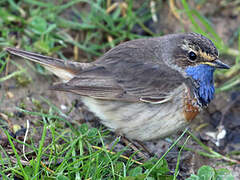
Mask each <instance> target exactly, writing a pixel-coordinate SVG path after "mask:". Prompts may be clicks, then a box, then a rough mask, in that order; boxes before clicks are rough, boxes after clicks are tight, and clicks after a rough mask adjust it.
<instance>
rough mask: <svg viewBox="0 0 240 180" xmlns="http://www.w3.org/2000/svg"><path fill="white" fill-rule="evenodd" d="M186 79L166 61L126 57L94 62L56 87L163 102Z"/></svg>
mask: <svg viewBox="0 0 240 180" xmlns="http://www.w3.org/2000/svg"><path fill="white" fill-rule="evenodd" d="M118 66H120V67H118ZM113 68H114V69H113ZM183 80H184V78H183V77H182V76H181V75H180V74H179V73H178V72H177V71H175V70H172V69H170V68H169V67H168V66H167V65H164V64H162V65H156V64H153V63H150V64H144V63H136V62H135V63H127V62H126V61H125V63H123V61H122V62H121V63H119V64H118V63H115V65H114V67H104V66H94V67H92V68H90V69H88V70H85V71H83V72H81V73H80V74H78V75H77V76H75V77H74V78H73V79H71V80H70V81H69V82H67V83H59V84H56V85H54V86H53V88H52V89H55V90H63V91H70V92H74V93H76V94H80V95H84V96H91V97H94V98H100V99H111V100H122V101H141V100H142V101H147V102H159V101H164V99H165V98H166V97H167V95H168V94H169V92H171V91H172V90H174V88H176V87H178V86H179V85H181V84H182V83H183Z"/></svg>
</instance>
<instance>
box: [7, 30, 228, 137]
mask: <svg viewBox="0 0 240 180" xmlns="http://www.w3.org/2000/svg"><path fill="white" fill-rule="evenodd" d="M6 51H8V52H9V53H11V54H14V55H17V56H20V57H23V58H26V59H29V60H32V61H34V62H37V63H40V64H41V65H43V66H44V67H45V68H46V69H48V70H49V71H51V72H53V73H54V74H55V75H57V76H58V77H60V78H61V79H62V80H63V82H60V83H56V84H54V85H53V86H52V87H51V89H53V90H57V91H67V92H72V93H75V94H78V95H79V96H80V99H81V101H82V102H83V103H84V104H85V105H86V106H87V107H88V108H89V110H90V111H91V112H93V113H94V114H95V115H96V116H97V117H99V119H100V120H101V122H102V124H104V125H105V126H107V127H108V128H109V129H110V130H111V131H114V132H117V133H118V134H120V135H123V136H125V137H127V138H129V139H132V140H139V141H149V140H154V139H159V138H164V137H166V136H169V135H171V134H173V133H176V132H177V131H178V130H180V129H183V128H184V127H186V126H187V125H188V124H189V123H190V122H191V121H192V120H193V119H194V118H195V117H196V115H197V114H198V113H199V112H200V111H201V110H202V109H203V108H204V107H206V106H207V105H208V104H209V103H210V101H211V100H212V99H213V98H214V79H213V73H214V70H215V69H216V68H222V69H229V68H230V67H229V66H228V65H226V64H224V63H222V62H221V61H220V60H219V59H218V56H219V54H218V50H217V48H216V47H215V45H214V44H213V43H212V41H211V40H209V39H208V38H206V37H204V36H203V35H200V34H196V33H182V34H170V35H165V36H161V37H154V38H148V39H137V40H132V41H127V42H124V43H122V44H120V45H118V46H116V47H114V48H112V49H111V50H109V51H108V52H106V53H105V54H104V55H103V56H102V57H100V58H99V59H97V60H96V61H94V62H92V63H79V62H73V61H65V60H61V59H56V58H52V57H47V56H43V55H39V54H36V53H31V52H27V51H23V50H19V49H15V48H6Z"/></svg>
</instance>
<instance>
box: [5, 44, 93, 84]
mask: <svg viewBox="0 0 240 180" xmlns="http://www.w3.org/2000/svg"><path fill="white" fill-rule="evenodd" d="M5 50H6V51H7V52H9V53H10V54H14V55H16V56H20V57H23V58H26V59H29V60H31V61H33V62H36V63H39V64H41V65H43V66H44V67H45V68H46V69H48V70H49V71H51V72H53V73H54V74H56V75H57V76H59V77H60V78H61V79H63V80H69V79H71V78H73V76H74V75H75V74H77V73H79V72H81V71H82V70H83V69H86V68H88V67H90V66H92V65H91V64H90V63H78V62H73V61H65V60H62V59H57V58H52V57H49V56H43V55H41V54H37V53H32V52H28V51H23V50H20V49H16V48H6V49H5Z"/></svg>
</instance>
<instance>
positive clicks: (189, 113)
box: [183, 89, 200, 122]
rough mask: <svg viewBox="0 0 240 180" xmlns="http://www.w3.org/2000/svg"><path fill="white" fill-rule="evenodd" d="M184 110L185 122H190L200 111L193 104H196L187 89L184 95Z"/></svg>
mask: <svg viewBox="0 0 240 180" xmlns="http://www.w3.org/2000/svg"><path fill="white" fill-rule="evenodd" d="M183 99H184V102H183V103H184V109H183V113H184V116H185V118H186V120H187V121H189V122H190V121H192V120H193V119H194V118H195V117H196V116H197V115H198V113H199V112H200V109H199V108H198V107H196V106H193V104H196V102H197V100H196V99H193V98H191V96H190V92H189V89H188V90H187V92H186V93H184V98H183Z"/></svg>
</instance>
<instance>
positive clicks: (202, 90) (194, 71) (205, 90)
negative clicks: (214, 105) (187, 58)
mask: <svg viewBox="0 0 240 180" xmlns="http://www.w3.org/2000/svg"><path fill="white" fill-rule="evenodd" d="M214 70H215V68H214V67H212V66H209V65H206V64H200V65H198V66H190V67H188V68H187V69H186V70H185V72H186V73H187V75H188V76H191V77H192V78H193V79H194V80H196V81H197V82H198V83H199V88H198V95H199V97H200V102H202V104H203V105H207V104H209V103H210V101H211V100H212V99H213V98H214V92H215V89H214V81H213V73H214Z"/></svg>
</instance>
